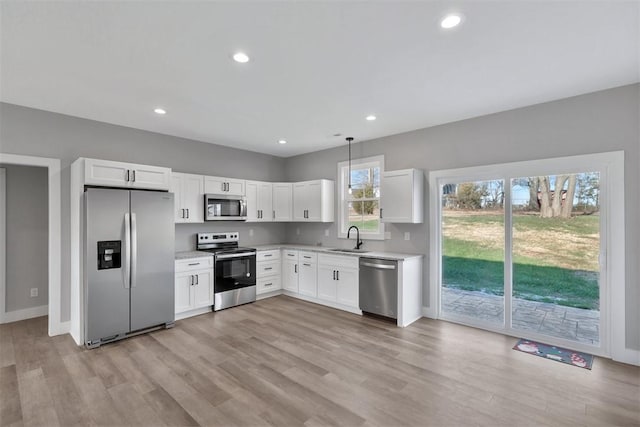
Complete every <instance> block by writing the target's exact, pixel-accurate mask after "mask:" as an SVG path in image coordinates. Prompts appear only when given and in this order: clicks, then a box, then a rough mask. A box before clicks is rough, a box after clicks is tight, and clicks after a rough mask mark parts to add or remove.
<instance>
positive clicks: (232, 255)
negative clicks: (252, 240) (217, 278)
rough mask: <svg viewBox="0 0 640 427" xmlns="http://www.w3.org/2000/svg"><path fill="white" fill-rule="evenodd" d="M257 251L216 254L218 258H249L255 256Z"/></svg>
mask: <svg viewBox="0 0 640 427" xmlns="http://www.w3.org/2000/svg"><path fill="white" fill-rule="evenodd" d="M255 255H256V253H255V252H240V253H237V254H228V255H216V260H219V259H229V258H247V257H251V256H255Z"/></svg>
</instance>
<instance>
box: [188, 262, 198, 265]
mask: <svg viewBox="0 0 640 427" xmlns="http://www.w3.org/2000/svg"><path fill="white" fill-rule="evenodd" d="M189 265H200V263H199V262H192V263H191V264H189Z"/></svg>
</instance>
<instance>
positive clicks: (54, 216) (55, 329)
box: [0, 153, 68, 336]
mask: <svg viewBox="0 0 640 427" xmlns="http://www.w3.org/2000/svg"><path fill="white" fill-rule="evenodd" d="M0 163H6V164H11V165H23V166H40V167H46V168H47V170H48V187H49V191H48V206H49V214H48V217H49V246H48V251H49V271H48V273H49V279H48V280H49V304H48V306H41V307H48V315H49V335H50V336H54V335H61V334H64V333H67V332H68V327H66V328H65V326H64V323H63V322H62V320H61V313H60V311H61V305H62V301H61V300H60V298H61V297H60V295H61V290H60V286H61V283H60V279H61V277H60V274H61V271H62V269H61V267H62V265H61V264H62V257H61V252H62V248H61V234H60V230H61V218H62V212H61V205H60V199H61V193H60V188H61V184H60V180H61V179H60V159H52V158H48V157H35V156H23V155H19V154H6V153H0Z"/></svg>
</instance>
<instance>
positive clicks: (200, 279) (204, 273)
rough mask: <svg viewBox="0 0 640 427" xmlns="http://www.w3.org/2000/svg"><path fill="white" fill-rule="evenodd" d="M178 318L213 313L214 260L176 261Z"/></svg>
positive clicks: (207, 258)
mask: <svg viewBox="0 0 640 427" xmlns="http://www.w3.org/2000/svg"><path fill="white" fill-rule="evenodd" d="M175 292H176V293H175V313H176V318H184V317H189V316H190V315H196V314H201V313H204V312H207V311H211V306H212V305H213V258H212V257H202V258H191V259H183V260H178V261H176V279H175Z"/></svg>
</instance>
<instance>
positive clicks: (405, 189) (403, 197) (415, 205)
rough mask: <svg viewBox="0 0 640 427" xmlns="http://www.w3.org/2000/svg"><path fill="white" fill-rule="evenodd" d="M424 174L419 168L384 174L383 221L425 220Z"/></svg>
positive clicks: (382, 195) (410, 221) (413, 221)
mask: <svg viewBox="0 0 640 427" xmlns="http://www.w3.org/2000/svg"><path fill="white" fill-rule="evenodd" d="M423 181H424V174H423V172H422V171H421V170H419V169H404V170H398V171H389V172H384V173H383V174H382V183H381V189H380V207H381V209H380V217H381V218H382V222H395V223H401V222H404V223H414V224H418V223H422V222H423V220H424V184H423Z"/></svg>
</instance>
